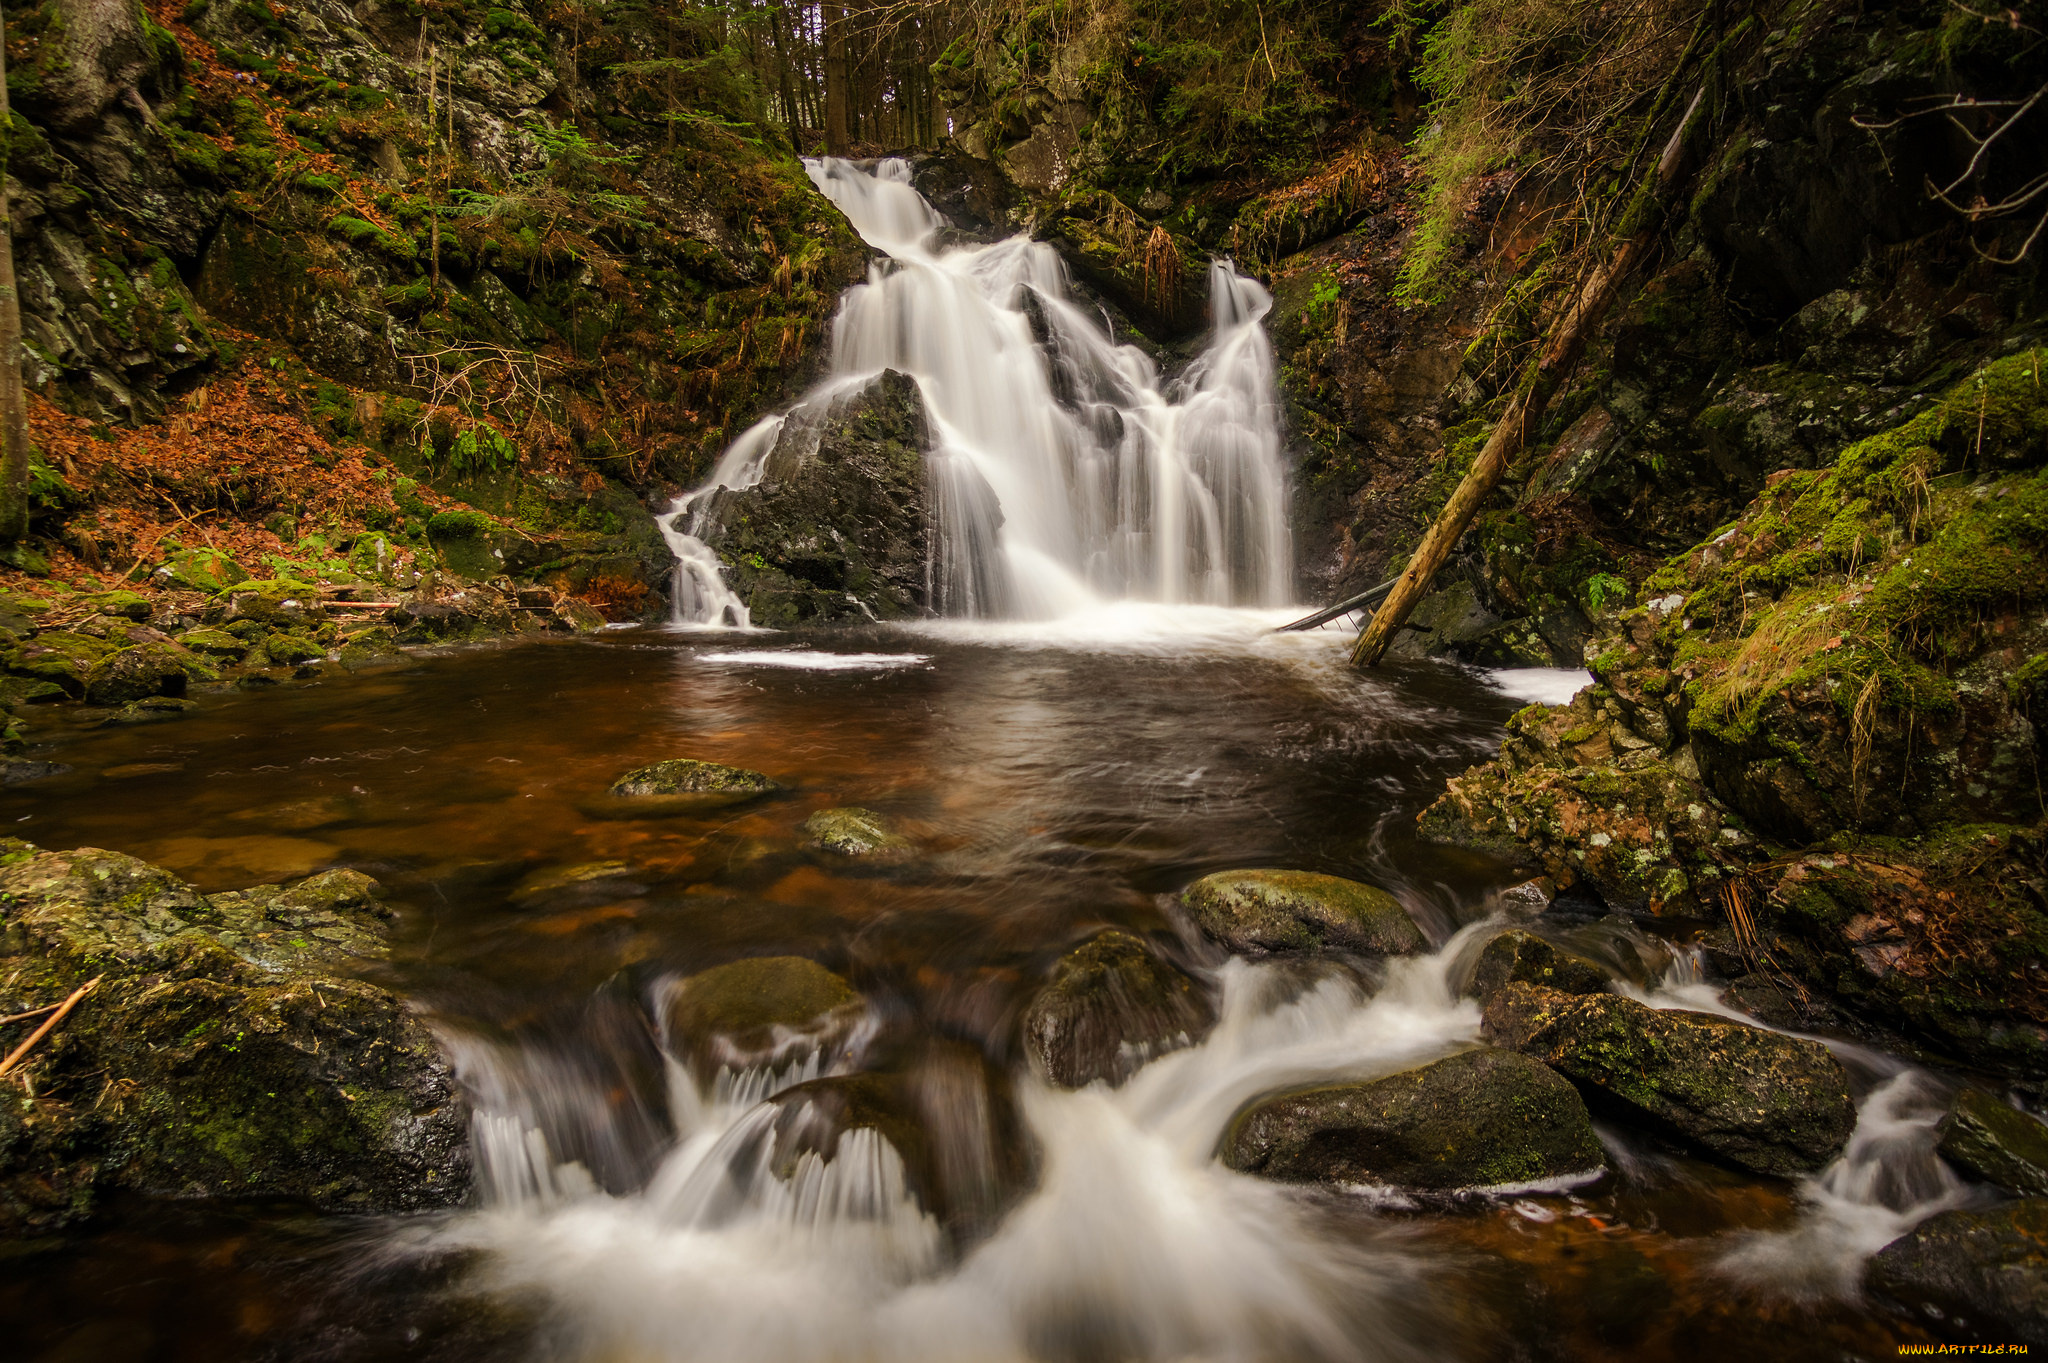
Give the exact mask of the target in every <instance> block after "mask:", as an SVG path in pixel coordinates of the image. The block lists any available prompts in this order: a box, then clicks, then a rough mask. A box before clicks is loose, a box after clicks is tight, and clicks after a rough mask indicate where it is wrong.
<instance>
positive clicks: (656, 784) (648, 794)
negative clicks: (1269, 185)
mask: <svg viewBox="0 0 2048 1363" xmlns="http://www.w3.org/2000/svg"><path fill="white" fill-rule="evenodd" d="M780 789H782V787H781V786H780V785H778V784H776V782H774V781H772V780H770V779H769V778H768V777H766V776H763V775H762V774H761V773H760V772H758V771H748V770H747V769H746V768H744V767H727V766H721V765H720V764H718V763H716V762H700V761H698V760H697V759H696V758H693V757H674V758H670V759H669V760H667V761H665V762H656V763H654V764H653V765H652V766H646V767H635V768H634V769H633V770H632V771H629V772H627V773H626V774H625V775H624V776H621V777H620V778H619V779H618V780H616V781H614V782H612V784H611V788H610V790H609V792H608V793H609V794H610V795H612V796H613V797H615V798H618V799H631V800H639V799H650V798H660V797H667V796H683V795H718V796H736V797H739V798H748V797H751V796H755V795H766V794H768V793H770V792H771V791H777V790H780Z"/></svg>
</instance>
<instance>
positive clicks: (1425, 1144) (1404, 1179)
mask: <svg viewBox="0 0 2048 1363" xmlns="http://www.w3.org/2000/svg"><path fill="white" fill-rule="evenodd" d="M1223 1161H1224V1163H1226V1164H1228V1165H1229V1166H1230V1167H1231V1168H1233V1169H1238V1170H1242V1171H1243V1172H1245V1173H1252V1174H1263V1175H1265V1176H1266V1177H1268V1178H1276V1179H1284V1180H1287V1181H1289V1182H1315V1183H1348V1184H1373V1185H1380V1186H1391V1187H1396V1188H1405V1189H1416V1190H1423V1191H1431V1192H1442V1191H1449V1190H1451V1189H1456V1188H1485V1187H1500V1186H1504V1185H1514V1184H1527V1183H1536V1182H1542V1181H1545V1180H1550V1179H1561V1178H1567V1177H1570V1176H1572V1175H1584V1174H1589V1173H1593V1172H1596V1171H1598V1170H1601V1169H1604V1168H1606V1166H1607V1159H1606V1156H1605V1154H1604V1153H1603V1152H1602V1151H1601V1148H1600V1141H1599V1138H1598V1137H1596V1136H1595V1135H1594V1134H1593V1122H1592V1118H1591V1117H1590V1116H1588V1115H1587V1112H1586V1105H1585V1103H1584V1102H1583V1101H1582V1100H1581V1099H1580V1097H1579V1094H1578V1091H1577V1090H1575V1089H1574V1088H1573V1087H1572V1086H1571V1085H1570V1084H1568V1083H1566V1082H1565V1081H1564V1080H1563V1079H1561V1078H1559V1077H1558V1076H1557V1075H1556V1074H1555V1073H1553V1072H1552V1071H1551V1070H1549V1069H1548V1068H1546V1067H1545V1066H1543V1065H1541V1064H1538V1063H1537V1062H1536V1061H1534V1060H1531V1059H1529V1058H1527V1057H1526V1056H1521V1055H1517V1054H1515V1053H1514V1052H1513V1051H1503V1050H1495V1049H1492V1048H1490V1047H1488V1048H1482V1049H1479V1050H1472V1051H1465V1052H1462V1053H1461V1054H1458V1055H1454V1056H1451V1057H1450V1058H1449V1059H1447V1060H1439V1061H1437V1062H1436V1063H1435V1064H1432V1065H1425V1066H1423V1067H1422V1068H1420V1069H1415V1070H1409V1071H1407V1072H1406V1073H1403V1074H1394V1075H1389V1076H1387V1077H1386V1078H1384V1079H1375V1080H1372V1081H1371V1082H1369V1083H1363V1084H1330V1085H1326V1086H1323V1087H1320V1088H1313V1089H1306V1090H1303V1091H1301V1092H1297V1093H1287V1094H1282V1095H1280V1096H1279V1097H1276V1098H1267V1099H1264V1100H1262V1101H1260V1102H1258V1103H1256V1104H1254V1105H1253V1106H1252V1107H1250V1108H1248V1109H1247V1110H1246V1111H1245V1112H1244V1113H1242V1114H1241V1115H1240V1116H1239V1117H1238V1118H1237V1120H1236V1121H1235V1122H1233V1123H1232V1125H1231V1128H1230V1133H1229V1134H1228V1135H1227V1136H1226V1137H1224V1142H1223Z"/></svg>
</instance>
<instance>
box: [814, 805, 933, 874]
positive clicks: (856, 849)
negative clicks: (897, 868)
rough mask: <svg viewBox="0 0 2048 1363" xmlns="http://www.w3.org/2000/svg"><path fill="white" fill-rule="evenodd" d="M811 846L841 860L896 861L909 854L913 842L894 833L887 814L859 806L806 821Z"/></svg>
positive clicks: (822, 813)
mask: <svg viewBox="0 0 2048 1363" xmlns="http://www.w3.org/2000/svg"><path fill="white" fill-rule="evenodd" d="M803 831H804V835H805V836H806V837H808V838H809V839H810V841H811V846H813V847H816V848H818V849H820V850H822V851H826V852H835V853H837V854H838V855H840V856H842V857H859V858H865V859H869V860H877V861H897V860H901V859H902V858H904V857H906V856H908V855H910V852H911V846H910V839H908V838H906V837H904V836H903V835H902V834H900V833H898V832H896V831H895V829H894V827H892V826H891V824H890V822H889V819H888V817H887V816H886V815H882V814H877V813H876V812H875V811H874V810H872V809H862V808H860V807H859V806H857V805H847V806H844V807H841V808H835V809H821V810H819V811H818V812H817V813H815V814H813V815H811V817H810V818H808V819H805V820H804V826H803Z"/></svg>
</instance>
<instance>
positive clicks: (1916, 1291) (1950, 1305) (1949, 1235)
mask: <svg viewBox="0 0 2048 1363" xmlns="http://www.w3.org/2000/svg"><path fill="white" fill-rule="evenodd" d="M1865 1282H1866V1283H1867V1285H1868V1286H1869V1288H1870V1290H1871V1291H1873V1292H1876V1293H1879V1294H1881V1295H1883V1296H1886V1297H1890V1298H1891V1299H1892V1300H1894V1301H1896V1302H1898V1303H1900V1304H1901V1305H1903V1306H1906V1307H1908V1308H1911V1309H1917V1310H1918V1311H1919V1312H1921V1313H1922V1316H1923V1319H1925V1320H1926V1321H1927V1323H1928V1324H1929V1325H1931V1326H1932V1327H1933V1328H1934V1329H1936V1330H1938V1331H1939V1332H1940V1333H1942V1334H1945V1335H1951V1336H1953V1337H1955V1338H1959V1339H1967V1340H1970V1341H1972V1342H1976V1343H1984V1342H1988V1341H2011V1342H2016V1343H2021V1344H2027V1345H2031V1346H2033V1347H2035V1348H2044V1347H2048V1198H2038V1197H2032V1198H2028V1199H2026V1200H2025V1201H2021V1202H2011V1203H2007V1204H2006V1205H2005V1206H2002V1207H1993V1208H1990V1209H1989V1210H1985V1211H1949V1212H1942V1213H1941V1214H1940V1215H1938V1216H1932V1217H1929V1218H1928V1219H1927V1220H1925V1221H1923V1222H1921V1223H1920V1224H1919V1225H1918V1226H1915V1227H1914V1228H1913V1229H1912V1230H1911V1231H1910V1232H1908V1233H1907V1234H1906V1235H1904V1236H1902V1237H1900V1238H1899V1239H1897V1240H1894V1241H1892V1243H1891V1244H1889V1245H1886V1246H1885V1247H1884V1248H1883V1249H1882V1250H1880V1251H1879V1252H1878V1254H1877V1256H1876V1257H1875V1258H1873V1259H1872V1260H1871V1261H1870V1267H1869V1269H1868V1270H1867V1271H1866V1276H1865Z"/></svg>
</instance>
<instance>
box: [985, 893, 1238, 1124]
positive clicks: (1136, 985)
mask: <svg viewBox="0 0 2048 1363" xmlns="http://www.w3.org/2000/svg"><path fill="white" fill-rule="evenodd" d="M1215 1021H1216V1015H1215V1011H1214V1010H1213V1009H1212V1008H1211V1007H1210V1004H1209V1000H1208V999H1207V998H1206V997H1205V996H1204V995H1203V994H1202V991H1201V990H1200V989H1199V988H1197V987H1196V985H1195V982H1194V981H1193V980H1191V979H1189V978H1188V977H1187V976H1186V975H1184V974H1182V973H1181V972H1180V971H1178V970H1175V969H1174V968H1173V967H1172V966H1169V965H1166V964H1164V963H1163V962H1161V961H1159V960H1157V959H1156V958H1155V957H1154V956H1153V955H1152V953H1151V952H1150V951H1149V950H1148V949H1147V948H1146V946H1145V943H1144V942H1143V941H1141V940H1139V939H1138V938H1136V937H1134V936H1132V935H1131V934H1130V933H1128V932H1121V931H1118V930H1116V929H1114V928H1112V929H1110V930H1109V931H1107V932H1104V933H1100V934H1098V935H1097V936H1095V937H1093V938H1091V939H1090V940H1089V941H1087V942H1085V943H1083V944H1082V945H1080V946H1078V947H1076V948H1074V949H1073V950H1072V951H1070V952H1068V953H1067V954H1066V955H1065V956H1062V957H1061V958H1060V961H1059V964H1058V965H1057V966H1055V967H1054V968H1053V977H1052V982H1051V983H1050V984H1048V985H1046V987H1045V988H1044V989H1043V990H1041V991H1039V994H1038V997H1037V998H1035V999H1033V1000H1032V1001H1031V1006H1030V1007H1029V1008H1028V1009H1027V1010H1026V1011H1025V1014H1024V1042H1025V1045H1026V1046H1027V1047H1028V1048H1029V1050H1030V1051H1031V1053H1032V1055H1033V1056H1035V1057H1036V1058H1037V1060H1038V1063H1039V1064H1040V1065H1041V1066H1042V1067H1043V1069H1044V1071H1045V1075H1046V1077H1047V1078H1048V1079H1050V1080H1051V1081H1052V1082H1053V1083H1055V1084H1058V1085H1060V1086H1061V1087H1062V1088H1080V1087H1081V1086H1082V1085H1084V1084H1091V1083H1093V1082H1095V1081H1096V1080H1097V1079H1107V1080H1109V1081H1110V1082H1111V1083H1119V1082H1121V1081H1122V1080H1123V1079H1125V1078H1127V1077H1128V1076H1129V1075H1130V1073H1131V1072H1132V1071H1133V1070H1134V1069H1135V1068H1136V1067H1137V1064H1138V1063H1140V1062H1142V1060H1143V1059H1144V1058H1145V1057H1147V1056H1149V1055H1152V1054H1156V1053H1158V1052H1160V1051H1166V1050H1172V1049H1173V1048H1174V1047H1175V1046H1177V1045H1181V1044H1183V1042H1184V1041H1185V1040H1200V1039H1201V1037H1202V1036H1203V1035H1204V1034H1205V1033H1206V1032H1207V1031H1208V1030H1209V1028H1210V1027H1211V1026H1213V1025H1214V1024H1215Z"/></svg>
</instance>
